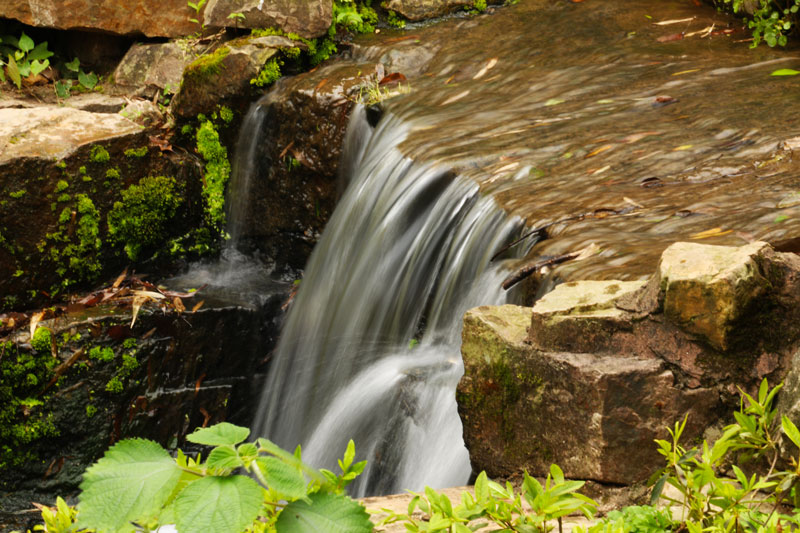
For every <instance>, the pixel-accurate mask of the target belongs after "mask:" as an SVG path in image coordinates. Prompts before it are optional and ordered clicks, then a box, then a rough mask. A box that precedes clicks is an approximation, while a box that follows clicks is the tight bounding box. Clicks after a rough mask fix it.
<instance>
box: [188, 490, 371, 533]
mask: <svg viewBox="0 0 800 533" xmlns="http://www.w3.org/2000/svg"><path fill="white" fill-rule="evenodd" d="M309 499H310V503H308V502H305V501H296V502H292V503H290V504H289V505H287V506H286V507H285V508H284V510H283V511H282V512H281V514H280V515H279V516H278V520H277V522H276V523H275V529H276V530H277V531H279V532H280V533H309V532H310V531H320V532H322V531H324V532H325V533H371V532H372V529H373V528H372V522H371V521H370V519H369V515H368V514H367V511H366V510H365V509H364V507H363V506H362V505H361V504H360V503H358V502H355V501H353V500H351V499H350V498H348V497H347V496H343V495H337V494H330V493H325V492H318V493H315V494H312V495H311V496H310V497H309ZM181 533H185V532H184V531H181Z"/></svg>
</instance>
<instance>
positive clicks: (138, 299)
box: [131, 296, 149, 327]
mask: <svg viewBox="0 0 800 533" xmlns="http://www.w3.org/2000/svg"><path fill="white" fill-rule="evenodd" d="M148 300H149V298H148V297H146V296H134V297H133V303H132V304H131V307H132V308H133V317H132V318H131V327H133V325H134V324H135V323H136V317H137V316H139V309H141V308H142V304H144V303H145V302H146V301H148Z"/></svg>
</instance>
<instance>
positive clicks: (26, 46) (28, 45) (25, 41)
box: [17, 32, 33, 52]
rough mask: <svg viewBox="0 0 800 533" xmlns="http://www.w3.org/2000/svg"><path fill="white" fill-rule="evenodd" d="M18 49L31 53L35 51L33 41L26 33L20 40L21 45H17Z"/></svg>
mask: <svg viewBox="0 0 800 533" xmlns="http://www.w3.org/2000/svg"><path fill="white" fill-rule="evenodd" d="M17 48H19V49H20V50H22V51H23V52H30V51H31V50H33V39H31V38H30V37H28V36H27V35H25V32H23V33H22V35H21V36H20V38H19V43H17Z"/></svg>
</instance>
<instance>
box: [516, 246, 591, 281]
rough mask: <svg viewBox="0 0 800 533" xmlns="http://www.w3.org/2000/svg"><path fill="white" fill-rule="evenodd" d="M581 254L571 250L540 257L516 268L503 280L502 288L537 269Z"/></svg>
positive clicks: (520, 279)
mask: <svg viewBox="0 0 800 533" xmlns="http://www.w3.org/2000/svg"><path fill="white" fill-rule="evenodd" d="M580 254H581V252H571V253H568V254H564V255H557V256H556V257H551V258H549V259H542V260H540V261H536V262H535V263H529V264H527V265H525V266H524V267H522V268H520V269H518V270H517V271H515V272H514V273H513V274H511V275H510V276H508V277H507V278H506V279H505V280H503V289H505V290H508V289H510V288H511V287H513V286H514V285H516V284H517V283H519V282H520V281H522V280H523V279H525V278H527V277H528V276H530V275H531V274H533V273H534V272H536V271H537V270H539V269H541V268H544V267H546V266H551V265H557V264H559V263H564V262H565V261H569V260H570V259H575V258H576V257H578V256H579V255H580Z"/></svg>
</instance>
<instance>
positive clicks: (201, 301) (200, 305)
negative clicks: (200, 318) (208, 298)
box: [192, 300, 205, 313]
mask: <svg viewBox="0 0 800 533" xmlns="http://www.w3.org/2000/svg"><path fill="white" fill-rule="evenodd" d="M204 303H205V300H200V301H199V302H197V303H196V304H194V307H192V313H195V312H197V310H198V309H200V308H201V307H203V304H204Z"/></svg>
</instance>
